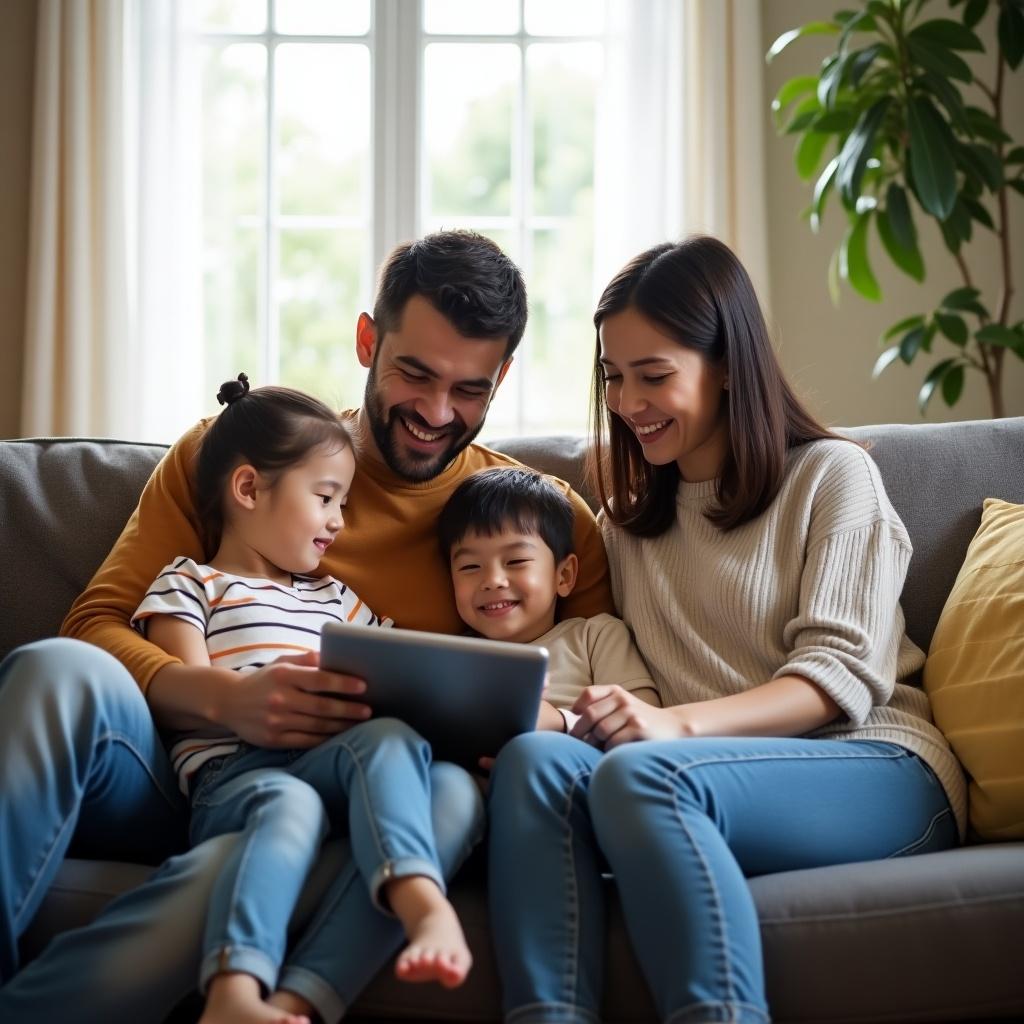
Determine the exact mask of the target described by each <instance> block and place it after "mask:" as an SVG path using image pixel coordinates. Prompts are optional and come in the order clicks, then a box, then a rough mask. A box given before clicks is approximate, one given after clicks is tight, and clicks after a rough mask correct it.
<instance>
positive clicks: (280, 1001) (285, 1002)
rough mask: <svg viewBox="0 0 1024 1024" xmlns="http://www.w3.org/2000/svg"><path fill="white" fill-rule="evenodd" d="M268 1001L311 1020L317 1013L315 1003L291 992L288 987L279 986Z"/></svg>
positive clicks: (281, 1008)
mask: <svg viewBox="0 0 1024 1024" xmlns="http://www.w3.org/2000/svg"><path fill="white" fill-rule="evenodd" d="M267 1002H268V1003H269V1004H270V1005H271V1006H276V1007H277V1008H278V1009H279V1010H285V1011H286V1012H288V1013H292V1014H295V1015H296V1016H297V1017H307V1018H308V1019H309V1020H313V1019H314V1016H313V1015H314V1014H315V1013H316V1010H315V1009H314V1007H313V1004H312V1003H310V1001H309V1000H308V999H303V998H302V996H300V995H296V993H294V992H289V991H288V989H286V988H279V989H278V990H277V991H276V992H275V993H274V994H273V995H272V996H271V997H270V998H269V999H268V1000H267Z"/></svg>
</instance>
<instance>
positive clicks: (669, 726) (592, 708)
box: [570, 686, 690, 750]
mask: <svg viewBox="0 0 1024 1024" xmlns="http://www.w3.org/2000/svg"><path fill="white" fill-rule="evenodd" d="M572 709H573V711H574V712H575V713H576V714H578V715H579V716H580V720H579V721H578V722H577V723H576V724H575V725H574V726H573V727H572V732H571V733H570V735H572V736H575V737H576V738H577V739H581V740H583V741H584V742H585V743H590V744H591V745H592V746H595V747H601V748H602V749H603V750H611V749H612V748H613V747H617V746H618V745H619V744H620V743H633V742H635V741H636V740H674V739H679V738H680V737H682V736H686V735H690V732H689V730H688V729H687V728H686V726H685V725H684V724H683V722H682V721H681V720H680V717H679V714H678V711H679V709H678V708H656V707H652V706H651V705H650V704H645V703H644V702H643V701H642V700H640V699H639V698H638V697H634V696H633V694H631V693H630V692H629V691H628V690H624V689H623V688H622V687H621V686H588V687H587V688H586V689H585V690H584V691H583V693H582V694H581V695H580V697H579V699H578V700H577V701H576V703H575V704H574V705H573V707H572Z"/></svg>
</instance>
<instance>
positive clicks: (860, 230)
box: [767, 0, 1024, 416]
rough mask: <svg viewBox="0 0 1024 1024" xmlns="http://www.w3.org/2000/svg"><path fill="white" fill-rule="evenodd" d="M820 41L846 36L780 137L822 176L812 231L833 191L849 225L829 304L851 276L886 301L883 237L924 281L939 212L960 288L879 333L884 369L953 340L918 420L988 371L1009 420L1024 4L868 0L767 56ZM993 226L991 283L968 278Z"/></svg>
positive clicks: (798, 93)
mask: <svg viewBox="0 0 1024 1024" xmlns="http://www.w3.org/2000/svg"><path fill="white" fill-rule="evenodd" d="M985 19H991V20H992V21H993V22H994V27H995V38H996V45H995V49H994V52H991V53H986V52H985V48H984V45H983V44H982V41H981V38H980V37H979V35H978V32H977V31H976V30H977V29H979V28H980V27H982V26H983V23H984V21H985ZM809 35H830V36H835V48H834V51H833V52H832V53H831V54H829V56H828V57H826V59H825V60H824V62H823V63H822V65H821V67H820V69H819V70H818V71H817V73H815V74H805V75H799V76H797V77H795V78H791V79H790V80H789V81H787V82H786V83H785V84H784V85H783V86H782V87H781V88H780V89H779V91H778V93H777V94H776V96H775V98H774V100H773V101H772V110H773V112H774V116H775V119H776V126H777V128H778V129H779V131H780V133H783V134H787V135H792V136H794V138H795V139H796V151H795V162H796V168H797V173H798V174H799V175H800V177H801V178H804V179H806V180H808V181H810V180H812V179H813V180H814V187H813V192H812V198H811V204H810V207H809V208H808V210H807V216H808V218H809V220H810V225H811V229H812V230H813V231H818V229H819V226H820V224H821V219H822V215H823V212H824V210H825V207H826V205H827V203H828V200H829V198H830V197H831V196H833V195H835V196H836V197H837V198H838V201H839V203H840V205H841V206H842V209H843V211H844V213H845V215H846V217H847V219H848V221H849V224H848V227H847V230H846V232H845V234H844V236H843V239H842V242H841V243H840V245H839V247H838V249H836V251H835V252H834V253H833V254H832V259H831V261H830V268H829V285H830V289H831V291H832V295H833V300H834V301H835V300H837V298H838V288H839V280H840V279H843V280H845V281H847V282H848V283H849V285H850V286H851V287H852V288H853V289H854V290H855V291H856V292H858V293H859V294H860V295H862V296H863V297H864V298H866V299H870V300H873V301H875V302H878V301H881V298H882V289H881V286H880V285H879V282H878V278H877V277H876V275H875V273H874V270H873V269H872V266H871V263H870V261H869V257H868V236H869V233H870V232H871V231H875V232H877V234H878V237H879V239H880V240H881V243H882V247H883V249H884V251H885V252H886V253H887V254H888V257H889V258H890V259H891V260H892V262H893V263H894V264H895V265H896V266H897V267H898V268H899V269H900V270H901V271H903V272H904V273H906V274H909V275H910V276H911V277H912V278H914V279H915V280H917V281H923V280H924V277H925V265H924V259H923V257H922V254H921V250H920V248H919V246H918V241H917V238H918V235H917V226H916V223H915V218H916V217H920V216H922V215H923V216H925V217H932V218H934V219H935V220H936V221H937V222H938V225H939V228H940V229H941V232H942V238H943V241H944V242H945V245H946V248H947V249H948V250H949V253H950V254H951V257H952V259H953V260H955V262H956V265H957V267H958V268H959V273H960V275H961V277H962V279H963V284H962V286H961V287H958V288H956V289H955V290H954V291H952V292H950V293H949V294H948V295H946V296H945V297H944V298H943V299H942V301H941V302H940V303H939V305H938V307H937V308H936V309H932V310H929V311H926V312H922V313H920V314H918V315H916V316H912V317H909V318H907V319H905V320H901V321H900V322H899V323H896V324H893V325H892V326H891V327H890V328H889V329H888V330H887V331H886V332H885V333H884V334H883V336H882V339H881V341H882V343H883V344H884V345H885V348H884V351H883V352H882V353H881V355H880V356H879V357H878V359H877V361H876V363H875V367H874V374H873V375H874V376H875V377H877V376H878V375H879V374H881V373H882V372H883V371H884V370H885V369H886V367H888V366H890V365H891V364H892V363H893V362H894V361H895V360H897V359H901V360H902V361H903V362H904V363H907V364H910V363H912V362H913V361H914V359H915V358H916V357H917V355H918V354H919V353H920V352H931V351H932V346H933V344H934V343H935V342H936V341H938V340H939V339H941V340H942V341H943V342H944V343H948V344H949V345H951V346H952V354H951V355H949V356H948V357H946V358H943V359H941V360H939V362H937V363H935V365H934V366H932V367H931V368H930V369H929V371H928V373H927V375H926V376H925V377H924V381H923V383H922V385H921V388H920V391H919V393H918V406H919V408H920V410H921V412H922V414H923V413H924V412H925V410H926V408H927V406H928V403H929V401H930V400H931V398H932V396H933V395H934V393H935V392H936V390H938V391H939V392H940V393H941V394H942V397H943V398H944V400H945V401H946V403H947V404H948V405H950V406H952V405H954V404H956V402H957V400H958V399H959V398H960V395H961V393H962V391H963V387H964V380H965V373H966V371H967V370H977V371H979V372H980V373H981V374H982V375H983V376H984V378H985V382H986V384H987V386H988V393H989V399H990V404H991V410H992V415H993V416H1002V415H1004V412H1003V410H1004V404H1003V366H1004V362H1005V360H1006V359H1007V358H1011V359H1012V358H1020V359H1024V321H1018V322H1016V323H1011V322H1010V303H1011V299H1012V296H1013V291H1014V288H1013V263H1012V253H1011V246H1010V223H1009V204H1010V202H1011V201H1016V195H1014V193H1017V194H1024V146H1019V145H1015V144H1014V141H1013V139H1012V138H1011V135H1010V133H1009V131H1008V130H1007V125H1006V124H1005V123H1004V116H1003V115H1004V111H1003V108H1004V98H1005V96H1006V92H1007V89H1008V88H1011V87H1014V88H1019V86H1011V85H1010V84H1009V83H1010V82H1011V81H1012V78H1011V76H1012V74H1013V73H1014V72H1015V71H1016V70H1017V69H1018V68H1019V67H1020V64H1021V59H1022V57H1024V0H966V2H965V0H949V2H948V5H947V6H946V9H945V10H942V11H941V12H939V16H935V8H934V7H933V5H932V3H931V2H930V0H870V2H869V3H866V4H865V5H864V6H862V7H861V8H859V9H858V10H844V11H839V12H837V13H836V14H835V15H834V16H833V18H832V19H831V20H830V21H815V22H811V23H810V24H807V25H802V26H800V27H799V28H795V29H793V30H791V31H789V32H786V33H784V34H783V35H781V36H780V37H779V38H778V39H777V40H776V41H775V43H774V44H773V45H772V47H771V49H770V50H769V51H768V55H767V59H768V60H769V61H771V60H772V59H773V58H775V57H776V56H777V55H778V54H779V53H780V52H782V50H783V49H785V48H786V47H787V46H789V44H790V43H792V42H793V41H794V40H797V39H800V38H802V37H804V36H809ZM965 57H966V58H967V59H965ZM968 61H971V63H969V62H968ZM982 68H984V70H980V69H982ZM976 69H978V70H976ZM823 161H827V162H825V166H824V169H822V167H821V165H822V163H823ZM983 230H984V231H992V232H995V234H996V236H997V238H998V245H999V252H1000V274H999V280H997V281H995V282H984V281H980V280H977V279H976V278H975V277H974V276H972V274H971V269H970V262H969V261H970V246H971V241H972V238H974V237H975V235H976V233H977V232H979V231H983ZM989 285H991V287H989Z"/></svg>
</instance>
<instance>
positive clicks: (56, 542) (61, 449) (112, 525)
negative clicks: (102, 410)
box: [0, 438, 167, 658]
mask: <svg viewBox="0 0 1024 1024" xmlns="http://www.w3.org/2000/svg"><path fill="white" fill-rule="evenodd" d="M166 450H167V449H166V448H165V447H163V446H161V445H150V444H134V443H132V442H128V441H102V440H76V439H70V438H56V439H52V438H37V439H31V440H25V441H4V442H3V443H2V444H0V524H2V527H0V565H3V567H4V572H3V573H2V574H0V588H2V589H0V609H3V614H2V615H0V658H2V657H3V656H4V655H5V654H6V653H7V652H8V651H9V650H11V649H12V648H14V647H17V646H18V645H19V644H23V643H29V642H30V641H32V640H39V639H42V638H43V637H47V636H56V634H57V630H58V629H59V628H60V624H61V620H62V619H63V618H64V615H65V613H66V612H67V610H68V608H70V607H71V602H72V601H74V599H75V598H76V597H77V596H78V595H79V594H80V593H81V592H82V590H83V589H84V588H85V585H86V584H87V583H88V582H89V580H90V579H91V578H92V574H93V573H94V572H95V571H96V569H97V568H98V567H99V564H100V562H102V561H103V559H104V558H105V557H106V555H107V552H108V551H109V550H110V548H111V546H112V545H113V543H114V541H115V540H116V539H117V536H118V534H119V533H120V532H121V528H122V527H123V526H124V524H125V522H126V521H127V519H128V517H129V516H130V515H131V513H132V510H133V509H134V508H135V503H136V502H137V501H138V498H139V494H140V493H141V491H142V487H143V485H144V484H145V482H146V479H147V478H148V477H149V474H150V473H151V472H152V471H153V467H154V466H155V465H156V464H157V462H158V461H159V460H160V458H161V457H162V456H163V454H164V452H165V451H166ZM15 609H16V610H17V611H16V612H15Z"/></svg>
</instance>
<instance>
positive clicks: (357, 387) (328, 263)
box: [278, 228, 369, 409]
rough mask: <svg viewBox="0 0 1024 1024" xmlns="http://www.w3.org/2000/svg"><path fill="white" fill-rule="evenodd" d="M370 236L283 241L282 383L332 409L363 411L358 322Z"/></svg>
mask: <svg viewBox="0 0 1024 1024" xmlns="http://www.w3.org/2000/svg"><path fill="white" fill-rule="evenodd" d="M368 244H369V238H368V233H367V232H365V231H359V230H337V229H331V228H325V229H309V228H303V229H285V230H282V231H281V235H280V252H281V268H280V278H279V281H278V298H279V300H280V317H281V319H280V329H281V330H280V355H281V373H280V379H281V382H282V383H284V384H287V385H289V386H291V387H295V388H300V389H301V390H303V391H308V392H310V393H311V394H314V395H316V396H317V397H319V398H321V399H322V400H323V401H325V402H327V403H328V405H330V406H331V407H332V408H336V409H341V408H350V407H352V406H357V405H358V404H359V402H360V400H361V398H362V394H363V384H364V382H365V371H364V370H363V369H362V367H360V366H359V363H358V360H357V359H356V354H355V328H356V318H357V317H358V315H359V312H360V310H361V308H362V301H363V299H362V297H363V296H364V295H365V294H367V293H368V292H369V288H368V287H366V285H367V284H368V282H364V281H363V268H364V267H366V266H367V265H368V263H369V253H368V252H367V248H366V247H367V245H368Z"/></svg>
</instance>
